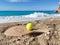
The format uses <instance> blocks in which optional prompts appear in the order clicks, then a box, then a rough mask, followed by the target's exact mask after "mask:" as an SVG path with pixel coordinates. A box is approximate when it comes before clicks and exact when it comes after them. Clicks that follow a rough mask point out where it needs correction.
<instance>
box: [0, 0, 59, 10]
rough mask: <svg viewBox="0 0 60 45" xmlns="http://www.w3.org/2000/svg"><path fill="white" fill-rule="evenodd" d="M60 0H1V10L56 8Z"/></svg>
mask: <svg viewBox="0 0 60 45" xmlns="http://www.w3.org/2000/svg"><path fill="white" fill-rule="evenodd" d="M58 2H59V0H0V11H40V10H56V9H57V7H58Z"/></svg>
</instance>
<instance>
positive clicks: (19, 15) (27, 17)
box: [0, 11, 60, 23]
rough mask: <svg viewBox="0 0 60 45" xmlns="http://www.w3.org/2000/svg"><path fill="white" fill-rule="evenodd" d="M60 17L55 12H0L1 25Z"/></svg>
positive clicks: (59, 14)
mask: <svg viewBox="0 0 60 45" xmlns="http://www.w3.org/2000/svg"><path fill="white" fill-rule="evenodd" d="M56 17H60V13H56V12H55V11H0V23H9V22H21V21H31V20H42V19H47V18H56Z"/></svg>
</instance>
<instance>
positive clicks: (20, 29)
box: [4, 26, 31, 36]
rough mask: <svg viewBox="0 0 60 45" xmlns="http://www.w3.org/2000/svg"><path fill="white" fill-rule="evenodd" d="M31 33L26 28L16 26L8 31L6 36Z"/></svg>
mask: <svg viewBox="0 0 60 45" xmlns="http://www.w3.org/2000/svg"><path fill="white" fill-rule="evenodd" d="M30 32H31V31H28V30H26V28H25V26H15V27H11V28H9V29H7V30H6V31H5V32H4V34H5V35H6V36H22V35H25V34H28V33H30Z"/></svg>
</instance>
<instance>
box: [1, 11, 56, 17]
mask: <svg viewBox="0 0 60 45" xmlns="http://www.w3.org/2000/svg"><path fill="white" fill-rule="evenodd" d="M34 12H40V13H41V12H42V13H47V14H55V11H0V16H21V15H29V14H32V13H34Z"/></svg>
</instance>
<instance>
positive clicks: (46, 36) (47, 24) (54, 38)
mask: <svg viewBox="0 0 60 45" xmlns="http://www.w3.org/2000/svg"><path fill="white" fill-rule="evenodd" d="M31 22H32V23H34V29H37V30H41V29H42V30H45V29H47V30H49V28H51V29H50V31H49V32H46V33H42V32H40V33H37V32H33V33H29V34H27V35H23V36H6V35H4V32H5V31H6V30H7V29H8V28H10V27H13V26H18V25H24V26H25V25H26V24H27V23H28V22H13V23H4V24H2V23H1V24H0V45H60V43H59V42H60V18H50V19H45V20H35V21H31ZM54 26H55V27H54Z"/></svg>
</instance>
